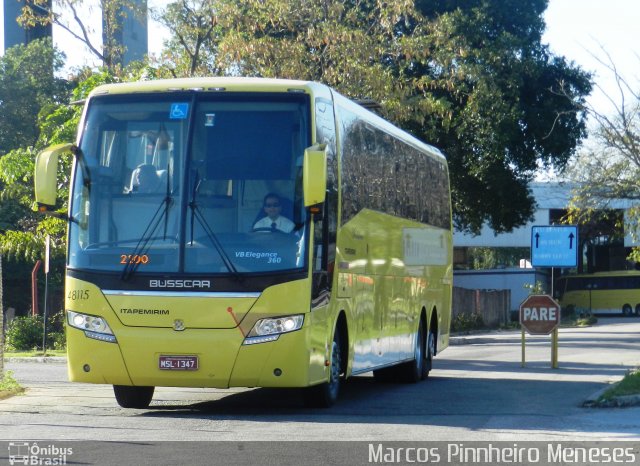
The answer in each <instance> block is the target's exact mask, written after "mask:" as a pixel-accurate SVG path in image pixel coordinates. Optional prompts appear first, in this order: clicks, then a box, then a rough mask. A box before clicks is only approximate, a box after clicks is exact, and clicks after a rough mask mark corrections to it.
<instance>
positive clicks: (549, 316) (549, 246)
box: [520, 225, 578, 369]
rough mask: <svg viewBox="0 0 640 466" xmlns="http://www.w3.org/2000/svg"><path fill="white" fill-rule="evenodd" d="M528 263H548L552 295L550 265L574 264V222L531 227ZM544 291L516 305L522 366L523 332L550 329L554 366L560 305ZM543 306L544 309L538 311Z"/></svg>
mask: <svg viewBox="0 0 640 466" xmlns="http://www.w3.org/2000/svg"><path fill="white" fill-rule="evenodd" d="M531 265H532V266H533V267H551V296H553V281H554V277H553V272H554V267H571V268H573V267H577V266H578V227H577V225H544V226H534V227H531ZM551 296H547V295H531V296H529V297H528V298H527V299H525V300H524V301H523V302H522V304H521V305H520V324H521V325H522V367H524V363H525V354H524V353H525V351H524V347H525V336H524V332H525V330H527V331H528V332H529V333H530V334H532V335H548V334H549V333H551V335H552V336H551V367H553V368H554V369H557V368H558V324H559V323H560V305H559V304H558V303H557V302H556V301H555V300H554V299H553V298H552V297H551ZM543 309H544V310H545V312H542V311H543Z"/></svg>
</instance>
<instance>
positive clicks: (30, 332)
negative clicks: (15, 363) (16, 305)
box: [5, 316, 44, 351]
mask: <svg viewBox="0 0 640 466" xmlns="http://www.w3.org/2000/svg"><path fill="white" fill-rule="evenodd" d="M43 329H44V328H43V324H42V317H40V316H35V317H32V316H27V317H16V318H15V319H13V321H12V322H11V323H10V324H9V327H8V328H7V333H6V340H5V345H6V349H7V351H16V350H17V351H24V350H30V349H33V348H37V347H41V346H42V332H43Z"/></svg>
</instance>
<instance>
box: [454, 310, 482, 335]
mask: <svg viewBox="0 0 640 466" xmlns="http://www.w3.org/2000/svg"><path fill="white" fill-rule="evenodd" d="M483 328H485V325H484V320H482V315H481V314H480V313H478V312H463V313H462V314H458V315H457V316H455V317H454V318H453V320H452V321H451V331H452V332H468V331H469V330H480V329H483Z"/></svg>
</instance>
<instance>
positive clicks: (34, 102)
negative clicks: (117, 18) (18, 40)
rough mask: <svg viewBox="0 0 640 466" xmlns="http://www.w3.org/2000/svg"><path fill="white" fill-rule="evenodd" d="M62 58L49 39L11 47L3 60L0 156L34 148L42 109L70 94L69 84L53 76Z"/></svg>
mask: <svg viewBox="0 0 640 466" xmlns="http://www.w3.org/2000/svg"><path fill="white" fill-rule="evenodd" d="M63 57H64V55H63V54H62V53H61V52H60V51H58V50H56V49H54V48H53V45H52V42H51V40H50V39H41V40H36V41H33V42H30V43H29V44H28V45H26V46H25V45H17V46H14V47H11V48H9V49H8V50H7V51H6V53H5V55H4V56H2V57H0V157H1V156H2V155H4V154H6V153H7V152H9V151H10V150H12V149H17V148H19V147H28V146H32V145H34V144H35V143H36V140H37V138H38V113H39V112H40V109H41V108H42V107H43V106H45V105H47V104H49V103H60V102H62V101H63V100H64V99H65V97H66V96H67V95H68V87H67V82H66V81H64V80H63V79H60V78H56V77H55V76H54V72H55V71H58V70H60V69H61V68H62V64H63Z"/></svg>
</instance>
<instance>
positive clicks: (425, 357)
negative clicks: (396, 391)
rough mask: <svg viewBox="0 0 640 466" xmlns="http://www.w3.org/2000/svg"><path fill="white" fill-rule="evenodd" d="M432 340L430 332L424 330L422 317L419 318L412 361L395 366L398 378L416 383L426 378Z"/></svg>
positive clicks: (431, 355)
mask: <svg viewBox="0 0 640 466" xmlns="http://www.w3.org/2000/svg"><path fill="white" fill-rule="evenodd" d="M434 341H435V340H434V338H433V335H431V332H429V333H427V332H426V330H425V325H424V319H420V325H419V326H418V334H417V335H416V346H415V349H414V355H415V358H414V359H413V361H409V362H405V363H403V364H400V365H399V366H397V370H398V375H399V379H400V380H402V381H403V382H407V383H416V382H419V381H421V380H424V379H426V378H427V376H428V375H429V371H430V370H431V361H432V358H433V349H434V347H433V345H434Z"/></svg>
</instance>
